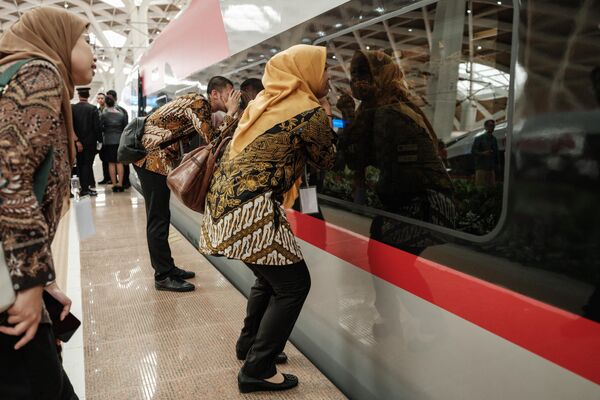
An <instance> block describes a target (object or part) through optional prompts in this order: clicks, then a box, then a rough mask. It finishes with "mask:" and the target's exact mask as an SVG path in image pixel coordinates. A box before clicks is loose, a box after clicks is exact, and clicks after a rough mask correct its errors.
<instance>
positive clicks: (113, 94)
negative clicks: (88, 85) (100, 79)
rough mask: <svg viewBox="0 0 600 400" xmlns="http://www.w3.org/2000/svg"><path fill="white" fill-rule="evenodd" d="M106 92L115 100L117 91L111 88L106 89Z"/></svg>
mask: <svg viewBox="0 0 600 400" xmlns="http://www.w3.org/2000/svg"><path fill="white" fill-rule="evenodd" d="M106 94H107V95H108V96H112V97H113V99H115V100H116V99H117V92H115V91H114V90H113V89H110V90H107V91H106Z"/></svg>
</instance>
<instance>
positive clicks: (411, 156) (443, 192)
mask: <svg viewBox="0 0 600 400" xmlns="http://www.w3.org/2000/svg"><path fill="white" fill-rule="evenodd" d="M351 75H352V82H351V88H352V94H353V96H354V97H355V98H357V99H359V100H361V105H360V107H359V108H358V110H357V111H356V118H355V121H354V123H353V125H352V127H351V129H350V132H348V136H349V141H350V142H351V143H353V144H354V146H350V147H351V148H353V149H354V151H355V153H354V154H353V153H352V152H350V154H349V155H347V160H352V161H353V165H352V166H351V167H353V169H354V170H355V173H356V174H359V175H363V176H364V170H365V168H366V167H367V166H368V165H372V166H374V167H376V168H377V169H379V179H378V182H377V185H376V188H375V191H376V193H377V196H378V197H379V200H380V201H381V203H382V205H383V209H384V210H385V211H387V212H392V213H394V214H399V215H402V216H406V217H411V218H415V219H419V220H421V221H426V222H431V223H434V224H437V225H442V226H446V227H453V226H454V214H455V212H454V204H453V201H452V182H451V180H450V177H449V176H448V174H447V172H446V169H445V168H444V165H443V163H442V161H441V159H440V158H439V156H438V151H437V143H438V139H437V136H436V134H435V132H434V130H433V128H432V126H431V124H430V123H429V120H428V119H427V117H426V116H425V114H424V113H423V111H422V110H421V109H420V107H419V106H418V103H419V100H418V99H417V98H416V96H414V95H413V94H412V93H411V91H410V89H409V88H408V85H407V83H406V80H405V79H404V74H403V73H402V70H401V69H400V67H399V66H398V65H397V64H396V63H395V62H394V60H393V59H392V58H391V57H390V56H389V55H387V54H385V53H384V52H383V51H367V52H362V51H357V52H356V53H355V54H354V57H353V59H352V63H351ZM386 220H387V219H386ZM392 221H397V220H391V221H390V222H392ZM381 223H382V221H381V220H380V218H376V220H374V221H373V225H372V232H371V233H372V235H373V238H377V239H378V240H382V241H384V242H385V243H387V244H393V245H404V247H405V249H407V250H408V249H409V248H411V250H409V251H412V250H418V249H422V248H423V247H426V246H427V243H426V242H427V239H426V238H423V237H421V234H415V232H413V231H412V227H410V226H409V227H408V230H407V231H404V230H403V229H400V230H398V229H393V231H394V232H395V233H394V234H393V235H392V236H394V238H393V239H391V238H390V235H388V233H389V232H388V233H385V232H384V231H385V229H384V231H382V230H381V229H382V227H381V226H379V225H381ZM384 225H385V224H384ZM373 229H375V231H373ZM382 235H383V236H385V237H381V236H382ZM390 240H391V243H388V242H389V241H390ZM396 247H398V246H396Z"/></svg>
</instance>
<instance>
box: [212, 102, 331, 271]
mask: <svg viewBox="0 0 600 400" xmlns="http://www.w3.org/2000/svg"><path fill="white" fill-rule="evenodd" d="M334 141H335V133H334V132H333V130H332V129H331V127H330V125H329V118H328V117H327V114H326V112H325V110H323V109H322V108H320V107H318V108H315V109H313V110H309V111H306V112H303V113H301V114H299V115H297V116H295V117H294V118H291V119H289V120H288V121H285V122H283V123H280V124H277V125H276V126H274V127H273V128H271V129H269V130H268V131H266V132H265V133H264V134H262V135H260V136H259V137H257V138H256V139H255V140H254V141H253V142H252V143H251V144H250V145H248V146H247V147H246V148H245V149H244V150H243V151H242V152H241V153H240V154H239V155H238V156H237V157H235V158H233V159H229V157H228V153H229V147H228V148H227V149H226V151H225V155H224V156H223V159H222V160H221V161H220V163H219V165H218V166H217V169H216V170H215V173H214V176H213V179H212V182H211V186H210V190H209V193H208V196H207V199H206V212H205V213H204V218H203V219H202V225H201V231H200V251H201V252H203V253H205V254H220V255H223V256H227V257H229V258H233V259H237V260H242V261H244V262H248V263H253V264H263V265H290V264H294V263H296V262H299V261H301V260H302V253H301V252H300V248H299V246H298V244H297V243H296V241H295V239H294V234H293V233H292V231H291V229H290V226H289V223H288V221H287V219H286V217H285V213H284V212H283V209H282V208H281V203H282V200H283V195H284V193H286V192H287V191H288V190H289V189H290V188H291V187H292V185H293V184H294V182H295V181H296V179H297V178H298V177H300V176H302V174H303V171H304V166H305V165H306V163H307V162H309V163H310V164H312V165H314V166H316V167H317V168H331V167H332V166H333V164H334V162H335V145H334Z"/></svg>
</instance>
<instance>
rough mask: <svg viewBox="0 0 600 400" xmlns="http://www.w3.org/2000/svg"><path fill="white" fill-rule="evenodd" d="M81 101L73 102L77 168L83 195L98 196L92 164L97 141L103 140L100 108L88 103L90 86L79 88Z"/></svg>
mask: <svg viewBox="0 0 600 400" xmlns="http://www.w3.org/2000/svg"><path fill="white" fill-rule="evenodd" d="M77 94H78V95H79V103H77V104H73V105H72V109H73V129H74V130H75V134H76V135H77V141H76V142H75V144H76V145H77V170H78V172H79V179H80V181H81V189H82V190H81V195H82V196H85V195H88V194H89V195H92V196H96V192H95V191H94V190H91V189H90V187H92V186H95V185H94V183H95V182H94V175H93V169H92V165H93V164H94V157H95V156H96V143H97V142H100V141H102V128H101V125H100V117H99V116H98V109H97V108H96V107H94V106H93V105H91V104H90V103H88V98H89V97H90V88H79V89H77Z"/></svg>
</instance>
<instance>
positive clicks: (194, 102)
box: [133, 85, 240, 292]
mask: <svg viewBox="0 0 600 400" xmlns="http://www.w3.org/2000/svg"><path fill="white" fill-rule="evenodd" d="M232 90H233V85H230V87H225V88H223V89H222V91H223V92H226V93H223V94H219V96H210V99H211V101H210V102H209V101H208V100H206V99H205V98H204V97H203V96H201V95H200V94H195V93H192V94H186V95H184V96H181V97H178V98H177V99H175V100H173V101H171V102H169V103H167V104H165V105H163V106H162V107H160V108H159V109H157V110H156V111H155V112H154V113H152V115H150V116H149V117H148V118H147V119H146V123H145V126H144V135H143V137H142V144H143V145H144V147H145V148H146V150H147V152H148V153H147V155H146V156H145V157H144V158H142V159H141V160H139V161H136V162H135V163H133V165H134V168H135V170H136V172H137V174H138V177H139V179H140V183H141V185H142V194H143V196H144V200H145V205H146V238H147V240H148V251H149V252H150V261H151V263H152V268H154V279H155V287H156V289H157V290H168V291H174V292H187V291H192V290H194V289H195V286H194V285H192V284H191V283H189V282H186V281H185V279H190V278H193V277H194V276H195V274H194V273H193V272H191V271H185V270H183V269H181V268H179V267H177V266H175V262H174V260H173V257H172V256H171V248H170V246H169V240H168V237H169V225H170V223H171V212H170V210H169V199H170V196H171V192H170V190H169V188H168V186H167V175H168V174H169V172H171V171H172V170H173V169H175V167H177V165H179V163H180V162H181V152H180V149H179V146H180V143H179V142H176V143H175V144H173V145H171V146H169V147H166V148H164V149H161V148H160V147H159V146H160V145H161V144H162V143H165V142H167V141H170V140H172V139H176V138H179V137H182V138H183V137H184V135H185V134H186V132H189V128H190V127H193V128H194V130H195V131H196V133H197V134H198V135H200V137H201V140H202V141H204V142H209V141H211V140H212V139H213V138H214V137H216V136H217V135H219V132H220V129H224V128H225V127H227V126H228V125H229V124H230V123H232V121H233V120H234V118H233V117H234V116H235V114H236V112H237V110H238V108H239V101H240V94H239V92H232ZM213 97H214V99H213ZM211 109H212V110H215V111H216V110H218V109H221V110H222V111H227V116H226V117H225V120H224V121H223V124H222V125H221V126H220V127H219V129H216V130H215V129H213V127H212V125H211ZM187 140H189V138H188V139H187Z"/></svg>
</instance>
